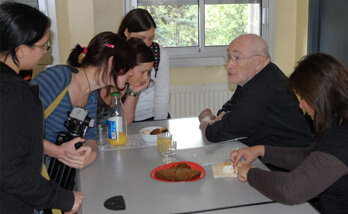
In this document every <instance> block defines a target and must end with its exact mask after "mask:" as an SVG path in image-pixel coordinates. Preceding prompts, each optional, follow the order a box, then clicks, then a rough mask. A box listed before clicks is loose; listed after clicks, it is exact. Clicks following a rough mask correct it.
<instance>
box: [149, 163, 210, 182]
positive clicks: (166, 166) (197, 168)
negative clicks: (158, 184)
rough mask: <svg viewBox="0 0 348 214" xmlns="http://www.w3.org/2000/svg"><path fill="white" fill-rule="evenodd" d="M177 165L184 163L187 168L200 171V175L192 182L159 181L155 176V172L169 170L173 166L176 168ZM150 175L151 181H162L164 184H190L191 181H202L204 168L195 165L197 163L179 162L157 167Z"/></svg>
mask: <svg viewBox="0 0 348 214" xmlns="http://www.w3.org/2000/svg"><path fill="white" fill-rule="evenodd" d="M178 163H186V164H187V165H189V166H190V167H191V169H195V170H198V171H200V172H201V175H200V176H199V177H198V178H196V179H193V180H190V181H166V180H162V179H159V178H157V177H156V176H155V173H156V171H158V170H161V169H167V168H170V167H172V166H173V164H174V166H177V165H178ZM150 175H151V177H152V178H153V179H155V180H158V181H164V182H170V183H180V182H192V181H198V180H200V179H202V178H203V177H204V176H205V170H204V168H203V167H202V166H201V165H199V164H197V163H194V162H188V161H181V162H175V163H168V164H165V165H162V166H159V167H157V168H155V169H153V170H152V171H151V173H150Z"/></svg>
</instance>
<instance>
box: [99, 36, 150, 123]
mask: <svg viewBox="0 0 348 214" xmlns="http://www.w3.org/2000/svg"><path fill="white" fill-rule="evenodd" d="M128 43H129V45H130V46H131V48H132V49H133V53H134V55H135V59H136V60H135V61H136V62H135V66H134V67H133V68H131V71H129V72H130V73H131V75H130V76H129V79H128V83H127V86H126V88H125V89H124V90H122V91H121V96H122V102H123V104H124V107H125V111H126V119H127V123H128V124H130V123H132V121H133V120H134V112H135V107H136V105H137V102H138V99H139V96H138V94H137V93H135V92H134V91H142V90H143V89H145V88H146V87H147V85H148V84H149V81H150V72H151V70H152V67H153V62H154V56H153V53H152V50H151V48H150V47H147V46H146V44H145V43H144V42H143V40H141V39H137V38H131V39H129V40H128ZM115 90H117V89H115V88H114V87H105V88H102V89H101V90H100V91H99V97H98V117H97V118H98V123H101V124H106V123H107V116H108V112H109V111H110V108H111V107H110V102H111V95H110V91H115Z"/></svg>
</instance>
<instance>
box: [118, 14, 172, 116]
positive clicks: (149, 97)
mask: <svg viewBox="0 0 348 214" xmlns="http://www.w3.org/2000/svg"><path fill="white" fill-rule="evenodd" d="M155 29H156V23H155V21H154V20H153V18H152V16H151V15H150V14H149V12H148V11H147V10H144V9H139V8H137V9H134V10H131V11H130V12H129V13H128V14H127V15H126V16H125V17H124V18H123V20H122V22H121V25H120V27H119V29H118V34H119V35H121V36H122V37H123V38H126V39H127V40H128V39H130V38H133V37H134V38H138V39H141V40H143V41H144V42H145V44H146V45H147V46H148V47H151V48H152V50H153V52H154V56H155V61H154V67H153V69H152V72H151V79H152V80H153V82H150V83H149V86H148V87H147V88H146V89H145V90H143V91H141V93H140V97H139V100H138V104H137V106H136V110H135V120H134V121H144V120H163V119H167V118H168V117H169V113H168V103H169V88H170V82H169V57H168V53H167V51H166V50H165V49H164V48H163V47H161V46H159V45H158V44H157V43H155V42H153V39H154V37H155ZM136 92H139V91H136Z"/></svg>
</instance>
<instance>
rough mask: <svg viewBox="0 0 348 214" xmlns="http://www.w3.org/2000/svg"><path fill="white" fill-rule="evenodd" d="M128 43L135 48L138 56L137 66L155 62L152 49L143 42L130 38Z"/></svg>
mask: <svg viewBox="0 0 348 214" xmlns="http://www.w3.org/2000/svg"><path fill="white" fill-rule="evenodd" d="M128 43H129V45H130V46H131V47H132V48H133V51H134V53H135V55H136V65H139V64H140V63H146V62H153V61H154V60H155V57H154V55H153V52H152V49H151V48H150V47H148V46H146V44H145V43H144V42H143V40H141V39H137V38H130V39H129V40H128Z"/></svg>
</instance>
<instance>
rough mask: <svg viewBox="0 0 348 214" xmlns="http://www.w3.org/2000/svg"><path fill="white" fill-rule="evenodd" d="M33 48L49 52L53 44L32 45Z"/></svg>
mask: <svg viewBox="0 0 348 214" xmlns="http://www.w3.org/2000/svg"><path fill="white" fill-rule="evenodd" d="M32 46H33V47H37V48H41V49H46V50H47V51H48V50H49V49H50V48H51V47H52V45H51V42H50V41H47V42H46V43H45V44H43V45H32Z"/></svg>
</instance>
